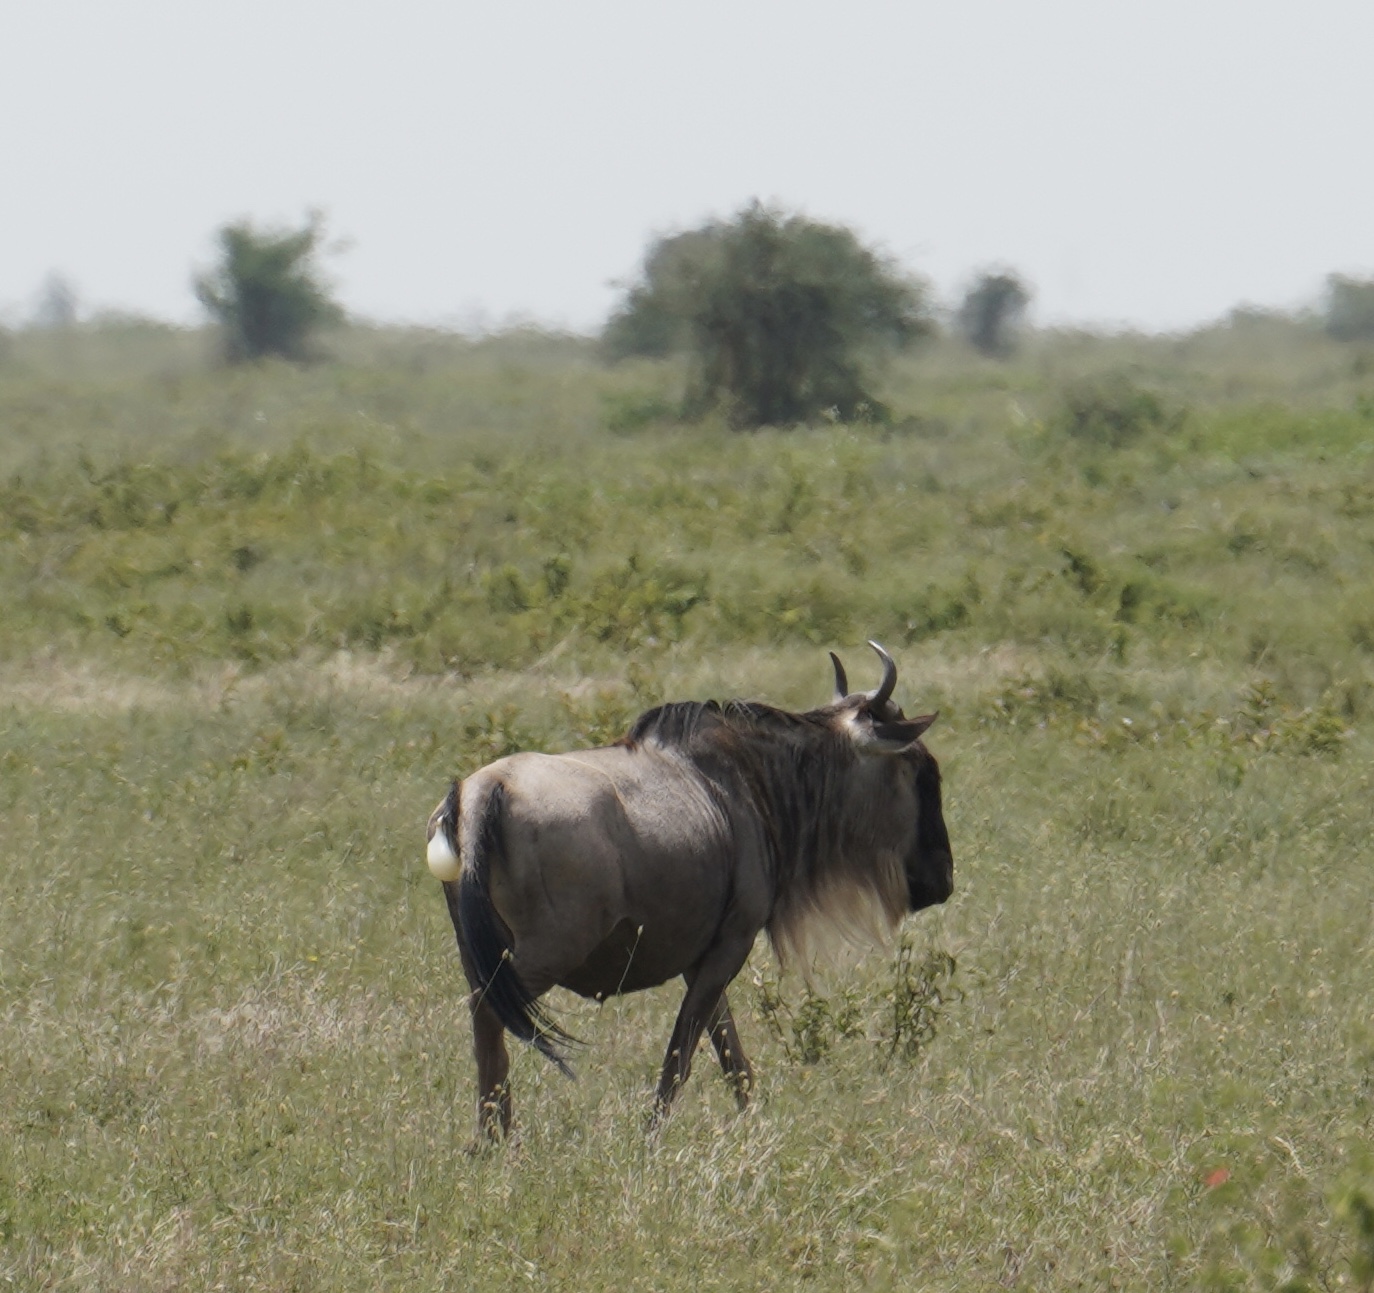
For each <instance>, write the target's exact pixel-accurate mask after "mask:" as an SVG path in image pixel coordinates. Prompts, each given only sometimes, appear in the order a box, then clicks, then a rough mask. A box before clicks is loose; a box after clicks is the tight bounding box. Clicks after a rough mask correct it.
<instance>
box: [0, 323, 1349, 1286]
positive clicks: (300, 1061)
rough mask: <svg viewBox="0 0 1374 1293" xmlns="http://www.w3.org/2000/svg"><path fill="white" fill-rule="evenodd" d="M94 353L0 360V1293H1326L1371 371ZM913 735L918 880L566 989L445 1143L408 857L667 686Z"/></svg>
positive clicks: (1341, 1235)
mask: <svg viewBox="0 0 1374 1293" xmlns="http://www.w3.org/2000/svg"><path fill="white" fill-rule="evenodd" d="M212 347H213V341H212V340H211V339H210V338H207V337H204V336H201V335H199V334H189V333H174V332H171V331H169V330H166V329H160V328H158V327H155V326H153V325H149V324H142V323H138V322H136V321H127V320H126V321H123V322H118V321H113V322H106V323H105V324H103V325H101V326H88V327H76V328H71V327H67V328H63V329H58V330H54V331H49V332H40V331H38V330H28V331H24V332H19V333H15V334H13V335H12V336H11V337H10V338H9V340H8V344H7V348H6V351H5V354H4V356H3V362H0V606H3V608H4V614H3V617H2V618H0V840H3V850H4V866H3V869H2V870H0V901H2V902H3V910H4V913H5V914H4V923H3V930H4V933H3V937H2V938H0V1280H3V1281H5V1282H7V1283H8V1284H9V1285H10V1286H13V1287H16V1288H25V1289H50V1290H78V1289H80V1290H170V1289H180V1288H206V1289H210V1288H226V1289H263V1290H281V1291H285V1290H314V1289H320V1290H339V1289H369V1290H375V1289H391V1288H396V1289H400V1288H405V1289H407V1290H415V1289H418V1290H424V1289H433V1290H439V1289H454V1288H516V1287H520V1288H524V1287H530V1286H534V1287H539V1286H543V1287H550V1288H567V1287H577V1288H583V1289H603V1288H604V1289H645V1290H664V1289H689V1288H690V1289H693V1290H695V1289H709V1288H719V1289H755V1288H759V1287H808V1288H817V1289H851V1288H861V1287H862V1288H867V1289H884V1288H892V1289H896V1288H913V1287H919V1288H930V1289H950V1290H956V1289H957V1290H966V1289H978V1288H999V1287H1005V1288H1016V1289H1027V1290H1029V1289H1037V1290H1039V1289H1046V1288H1072V1287H1091V1288H1100V1287H1118V1288H1130V1289H1152V1290H1153V1289H1168V1288H1179V1289H1195V1288H1211V1289H1279V1288H1286V1289H1313V1290H1316V1289H1336V1288H1350V1289H1360V1288H1363V1289H1368V1288H1370V1286H1371V1280H1374V1012H1371V1010H1370V1005H1369V1002H1370V996H1371V985H1372V984H1374V897H1372V896H1371V895H1372V894H1374V889H1372V888H1371V885H1370V866H1371V855H1370V844H1369V841H1370V839H1371V838H1374V793H1371V767H1372V766H1374V353H1371V352H1370V351H1369V350H1368V348H1367V344H1366V343H1361V342H1359V341H1354V342H1341V341H1338V340H1336V339H1334V338H1332V337H1330V336H1329V335H1327V334H1326V333H1325V332H1324V331H1323V329H1322V328H1321V327H1320V326H1319V325H1318V324H1316V323H1303V322H1295V321H1292V320H1287V319H1282V318H1276V317H1271V316H1265V315H1259V314H1239V315H1237V316H1235V317H1234V318H1233V319H1231V320H1229V321H1228V322H1227V323H1226V324H1224V325H1221V326H1218V327H1215V328H1212V329H1208V330H1204V331H1200V332H1198V333H1195V334H1192V335H1190V336H1186V337H1179V338H1140V337H1094V336H1087V335H1074V334H1027V335H1026V336H1024V337H1023V338H1022V340H1021V344H1020V345H1019V346H1018V347H1017V349H1016V351H1015V352H1014V354H1013V355H1012V356H1011V357H1010V358H1008V359H1005V360H993V359H989V358H986V357H983V356H980V355H979V354H978V353H977V352H976V351H975V350H973V349H972V348H971V347H969V346H968V345H966V344H964V343H963V342H960V341H953V340H946V341H935V342H930V343H928V344H927V345H926V346H925V347H924V348H922V349H918V350H915V351H912V352H909V353H907V354H905V355H903V356H902V357H900V358H899V359H897V360H894V361H893V362H892V363H891V364H889V365H888V366H887V367H886V368H885V369H883V370H881V373H880V374H878V375H876V376H874V378H873V379H872V380H874V381H875V382H877V383H878V385H877V386H876V387H875V389H874V394H875V395H876V396H877V397H878V398H879V399H881V401H882V402H883V404H884V405H886V407H887V408H888V409H889V410H890V416H889V417H888V419H887V420H886V422H885V423H877V422H869V423H865V422H861V421H855V422H853V423H847V422H845V421H844V420H842V419H840V418H838V417H834V416H832V417H825V416H820V417H818V418H816V419H815V424H814V425H807V426H801V427H797V428H794V429H792V430H788V431H780V430H763V431H759V432H757V433H751V434H747V435H741V434H739V433H738V432H735V431H732V430H731V429H730V425H729V419H728V414H727V413H726V412H724V411H718V412H716V413H713V414H707V415H704V416H702V417H701V418H699V419H698V420H695V421H692V422H687V423H683V422H680V421H678V420H677V417H678V413H679V410H681V408H682V407H683V396H684V394H685V393H686V391H687V389H688V386H689V383H690V382H691V381H692V380H693V374H692V372H691V369H690V364H689V363H688V362H687V361H685V360H683V359H681V358H677V357H674V355H673V354H672V353H669V354H668V355H667V357H660V358H631V359H627V360H624V361H622V362H620V363H617V364H614V365H611V366H606V365H605V364H604V363H603V361H602V359H601V357H600V352H599V351H598V349H597V347H596V346H594V345H593V344H592V343H590V342H584V341H581V340H578V339H575V338H560V337H547V336H540V335H537V334H526V335H519V334H515V335H509V336H502V337H495V338H490V339H487V340H484V341H468V340H463V339H460V338H454V337H448V336H442V335H436V334H424V333H403V332H399V331H381V330H367V329H363V328H357V327H355V328H350V329H344V330H341V331H338V332H336V333H335V334H333V335H332V336H331V337H330V338H329V341H328V348H329V350H330V352H331V354H332V356H333V357H332V358H331V359H329V360H328V361H326V362H321V363H317V364H315V365H312V366H307V367H297V366H293V365H289V364H285V363H277V362H272V361H267V362H262V363H256V364H250V365H241V366H236V367H231V368H225V367H221V366H218V365H216V364H215V363H213V362H212ZM866 637H875V638H877V639H878V640H880V641H882V642H884V643H885V644H886V645H887V646H888V647H889V648H890V649H891V650H892V651H893V653H894V655H895V656H896V657H897V660H898V663H899V665H900V666H901V670H902V681H901V683H900V684H899V692H900V693H901V694H900V695H899V696H898V699H899V701H900V702H901V703H903V704H904V705H905V706H906V708H907V710H908V712H915V711H916V710H917V709H920V710H924V709H926V708H938V709H939V710H940V711H941V717H940V721H939V723H938V724H937V725H936V726H935V728H933V729H932V731H931V733H930V735H929V738H928V742H929V744H930V746H931V748H932V749H933V750H934V752H935V753H936V754H937V755H938V756H939V757H940V759H941V762H942V766H943V769H944V773H945V786H946V804H945V815H946V819H947V822H948V824H949V828H950V833H951V837H952V841H953V844H954V849H955V864H956V894H955V897H954V898H953V899H952V900H951V902H950V903H949V904H948V905H947V906H946V907H944V908H942V909H939V910H936V911H932V912H928V913H924V914H923V915H922V916H920V917H919V918H917V919H915V920H913V921H911V922H910V924H909V926H908V927H907V928H906V929H904V931H903V932H902V935H901V937H900V938H899V940H898V941H897V942H896V944H895V945H894V946H893V947H891V948H888V949H886V950H877V951H871V952H869V953H868V954H867V955H864V956H861V957H847V958H846V957H841V958H840V959H839V961H838V963H837V964H836V965H833V966H829V967H825V966H823V967H820V968H818V969H817V971H816V972H815V974H814V975H813V976H812V977H811V979H810V981H809V982H808V980H807V979H806V978H805V977H803V976H802V975H801V974H799V973H797V972H791V973H788V974H786V975H783V974H781V973H780V972H779V969H778V967H777V966H776V965H775V963H774V962H773V960H772V958H771V956H770V955H769V953H768V951H767V949H766V947H763V946H760V947H759V948H757V949H756V952H755V956H754V959H753V961H752V963H751V965H750V966H749V967H748V968H747V969H746V971H745V973H744V975H743V976H742V977H741V980H740V983H739V985H738V987H737V989H736V991H735V992H734V993H733V994H732V997H733V1000H734V1004H735V1010H736V1014H737V1015H738V1017H739V1020H740V1027H741V1032H742V1034H743V1036H744V1040H745V1044H746V1045H747V1046H749V1047H750V1049H751V1054H752V1057H753V1058H754V1059H755V1062H756V1064H757V1067H758V1070H759V1077H760V1083H759V1091H758V1099H757V1101H756V1104H755V1106H754V1107H753V1108H752V1109H751V1110H750V1111H749V1112H748V1113H746V1114H744V1115H738V1114H736V1112H735V1109H734V1102H733V1099H732V1098H731V1096H730V1093H729V1092H728V1090H727V1089H726V1088H725V1086H724V1084H723V1083H722V1082H721V1081H720V1079H719V1077H718V1075H717V1074H716V1072H715V1071H714V1067H713V1065H712V1064H711V1063H709V1059H710V1057H709V1055H708V1054H703V1055H702V1056H701V1057H699V1059H698V1062H697V1068H696V1072H695V1073H694V1075H693V1078H692V1080H691V1082H690V1084H689V1085H688V1087H687V1088H686V1090H685V1092H684V1094H683V1096H682V1098H681V1099H680V1101H679V1102H678V1105H677V1107H676V1110H675V1113H674V1115H673V1117H672V1118H671V1119H670V1120H669V1121H668V1122H667V1124H666V1125H665V1126H664V1127H663V1128H662V1129H661V1130H660V1131H659V1132H658V1133H657V1134H656V1135H653V1136H649V1135H646V1130H645V1123H644V1111H645V1108H646V1106H647V1104H648V1092H649V1091H650V1089H651V1087H652V1083H653V1081H654V1078H655V1075H656V1071H657V1066H658V1062H659V1059H660V1055H659V1048H660V1046H661V1045H662V1041H663V1038H664V1037H665V1036H666V1035H667V1033H668V1031H669V1026H670V1021H671V1019H672V1016H673V1013H674V1012H675V1010H676V1006H677V993H676V992H675V991H673V990H671V989H665V990H661V991H658V992H652V993H646V994H640V995H639V996H636V997H633V998H626V999H621V1000H617V1001H613V1002H611V1003H609V1004H607V1005H605V1006H604V1007H599V1008H598V1007H594V1006H592V1005H590V1004H587V1003H583V1002H580V1001H578V1000H576V999H574V998H571V997H568V996H560V995H558V994H554V996H553V998H552V999H551V1004H552V1005H553V1007H554V1009H555V1010H556V1011H557V1012H558V1014H559V1016H560V1018H561V1020H562V1022H563V1023H564V1024H566V1026H567V1027H568V1028H569V1030H570V1031H572V1032H574V1033H576V1034H578V1035H579V1036H581V1037H583V1038H584V1039H586V1040H587V1042H588V1043H589V1045H588V1046H587V1047H586V1048H585V1050H583V1051H581V1052H580V1053H579V1054H578V1055H577V1056H576V1058H575V1062H576V1065H577V1067H578V1069H579V1072H580V1075H581V1080H580V1081H578V1082H576V1083H569V1082H566V1081H565V1080H563V1079H562V1078H561V1077H560V1076H559V1075H558V1074H557V1073H556V1072H555V1071H554V1070H553V1069H552V1068H551V1067H550V1066H549V1065H548V1064H547V1063H545V1062H544V1061H543V1060H542V1059H540V1058H539V1057H538V1056H537V1055H535V1054H533V1053H532V1052H529V1051H527V1050H521V1051H520V1052H519V1053H518V1054H517V1055H516V1056H515V1064H514V1072H513V1077H514V1082H515V1084H516V1099H517V1108H518V1110H519V1118H520V1135H519V1139H518V1142H517V1143H515V1144H513V1145H507V1146H504V1147H501V1148H499V1149H496V1150H494V1151H493V1150H489V1151H484V1152H479V1153H475V1154H470V1153H468V1152H467V1150H468V1147H469V1146H470V1144H471V1142H472V1139H473V1132H474V1125H475V1118H474V1109H473V1095H474V1090H473V1071H472V1064H471V1059H470V1056H469V1041H468V1031H467V1022H466V1012H465V1009H464V1004H463V1000H462V990H463V981H462V976H461V973H460V971H459V968H458V965H457V956H456V952H455V949H454V946H453V936H452V932H451V929H450V927H449V925H448V920H447V916H446V913H445V911H444V908H443V902H442V899H441V897H440V895H439V892H438V888H437V885H436V884H435V882H434V881H433V879H432V878H431V877H430V875H429V873H428V871H427V869H426V868H425V865H424V860H423V845H422V841H423V834H422V831H423V824H424V820H425V816H426V814H427V813H428V812H429V810H430V808H432V807H433V805H434V803H435V802H436V801H437V800H438V798H439V797H440V796H441V794H442V793H443V790H444V788H445V785H446V783H447V780H448V779H449V778H450V777H452V776H454V775H461V774H463V773H465V772H466V771H468V770H470V769H472V768H474V767H476V766H477V765H479V764H480V763H482V762H484V761H487V760H489V759H491V758H492V757H494V756H496V755H499V754H502V753H505V752H507V751H510V750H513V749H517V748H565V747H568V746H572V745H577V744H586V743H594V742H600V741H605V740H607V739H611V738H613V737H614V736H616V735H618V734H619V733H620V731H622V730H623V728H624V726H625V725H626V724H627V722H628V721H629V720H630V719H631V718H632V717H633V716H634V715H635V714H636V713H637V712H638V711H639V710H641V709H642V708H644V707H645V706H647V705H649V704H651V703H654V702H656V701H658V700H661V699H665V698H673V699H686V698H704V697H707V696H716V697H726V696H732V695H744V696H749V697H753V698H759V699H764V700H768V701H771V702H774V703H777V704H781V705H786V706H790V707H809V706H812V705H815V704H819V703H822V702H824V701H825V700H826V699H827V698H828V696H829V691H830V673H829V665H828V662H827V660H826V656H825V653H826V651H827V650H829V649H832V648H833V649H836V650H838V651H840V652H841V654H842V655H844V657H845V659H846V662H847V663H848V664H849V666H850V671H851V677H852V678H854V679H855V680H856V683H857V680H858V679H859V678H860V676H861V673H860V671H861V670H862V669H864V668H865V667H868V662H866V661H865V659H864V657H865V656H866V655H867V654H868V653H867V652H866V650H865V649H864V648H863V647H862V642H863V639H864V638H866Z"/></svg>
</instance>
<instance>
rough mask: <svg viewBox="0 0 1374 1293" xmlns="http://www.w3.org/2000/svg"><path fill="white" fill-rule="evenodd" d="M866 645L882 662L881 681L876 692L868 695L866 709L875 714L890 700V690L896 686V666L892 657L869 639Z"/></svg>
mask: <svg viewBox="0 0 1374 1293" xmlns="http://www.w3.org/2000/svg"><path fill="white" fill-rule="evenodd" d="M868 645H869V646H871V647H872V648H873V649H874V650H875V651H876V652H877V653H878V659H879V660H881V661H882V662H883V680H882V682H880V683H879V684H878V690H877V691H871V692H869V693H868V708H869V710H870V711H873V712H876V711H878V710H881V709H882V707H883V706H884V705H886V704H887V702H888V701H889V700H891V699H892V690H893V688H894V687H896V685H897V666H896V664H894V663H893V660H892V657H891V656H890V655H888V653H887V652H886V651H884V650H883V649H882V647H880V646H879V645H878V644H877V643H876V642H874V641H873V640H872V639H871V638H870V639H869V642H868Z"/></svg>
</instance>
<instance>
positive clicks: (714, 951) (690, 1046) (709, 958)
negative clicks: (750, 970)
mask: <svg viewBox="0 0 1374 1293" xmlns="http://www.w3.org/2000/svg"><path fill="white" fill-rule="evenodd" d="M754 933H755V931H754V930H750V931H749V932H748V933H747V934H725V935H724V936H723V937H722V938H721V939H720V941H718V942H717V943H716V945H715V946H714V947H712V948H711V950H710V951H709V952H707V953H706V955H705V956H704V957H703V958H702V959H701V960H700V961H699V962H698V963H697V965H696V966H695V967H694V968H693V969H692V972H691V974H690V975H688V976H687V995H686V996H685V997H684V998H683V999H682V1007H681V1009H680V1010H679V1011H678V1012H677V1022H676V1023H675V1024H674V1025H673V1035H672V1037H670V1038H669V1039H668V1053H667V1054H666V1055H665V1056H664V1057H663V1072H662V1074H661V1075H660V1076H659V1079H658V1092H657V1094H656V1096H655V1098H654V1114H655V1117H662V1116H663V1114H665V1113H667V1111H668V1106H669V1105H670V1104H672V1102H673V1097H674V1096H675V1095H677V1092H678V1088H679V1087H680V1086H681V1085H682V1084H683V1083H684V1082H686V1081H687V1075H688V1074H689V1073H691V1071H692V1056H693V1054H694V1053H695V1052H696V1048H697V1043H698V1042H700V1041H701V1034H702V1032H703V1031H704V1030H705V1028H706V1026H707V1024H708V1023H710V1024H714V1023H715V1022H716V1021H717V1020H718V1019H719V1018H720V1014H719V1012H720V1009H721V1005H722V1002H721V998H722V997H723V996H724V995H725V988H726V986H727V985H728V984H729V982H730V980H731V979H733V978H734V977H735V975H737V974H738V973H739V972H740V970H741V969H743V968H744V963H745V961H747V960H748V959H749V951H750V949H751V948H752V947H753V946H754ZM725 1009H726V1015H727V1018H728V1013H729V1007H728V1006H727V1007H726V1008H725ZM713 1040H714V1035H713ZM738 1041H739V1039H738V1037H736V1038H735V1042H736V1046H738Z"/></svg>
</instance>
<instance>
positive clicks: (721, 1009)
mask: <svg viewBox="0 0 1374 1293" xmlns="http://www.w3.org/2000/svg"><path fill="white" fill-rule="evenodd" d="M707 1031H708V1032H709V1033H710V1035H711V1045H712V1046H714V1047H715V1048H716V1058H717V1059H719V1060H720V1067H721V1069H722V1070H724V1073H725V1076H726V1078H727V1079H728V1080H729V1082H730V1085H731V1086H733V1087H734V1089H735V1099H736V1100H737V1101H738V1102H739V1107H740V1108H741V1109H743V1108H746V1107H747V1106H748V1104H749V1093H750V1092H751V1091H752V1090H753V1089H754V1070H753V1068H752V1066H751V1065H750V1063H749V1057H748V1056H747V1055H746V1054H745V1053H744V1048H743V1047H742V1046H741V1045H740V1044H739V1033H738V1032H736V1031H735V1017H734V1015H732V1014H731V1013H730V1002H729V1001H728V1000H727V999H726V996H725V993H723V992H722V993H721V994H720V1001H719V1002H718V1003H717V1005H716V1009H715V1013H714V1014H713V1015H712V1016H711V1019H710V1022H709V1023H708V1024H707Z"/></svg>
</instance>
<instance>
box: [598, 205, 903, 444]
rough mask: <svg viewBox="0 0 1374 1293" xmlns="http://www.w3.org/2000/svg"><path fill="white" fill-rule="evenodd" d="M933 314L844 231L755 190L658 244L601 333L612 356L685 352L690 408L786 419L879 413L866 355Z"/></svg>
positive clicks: (751, 420)
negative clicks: (746, 201)
mask: <svg viewBox="0 0 1374 1293" xmlns="http://www.w3.org/2000/svg"><path fill="white" fill-rule="evenodd" d="M929 326H930V324H929V315H928V310H927V307H926V302H925V295H924V291H923V289H922V287H921V286H920V285H919V284H917V283H915V282H914V281H912V280H911V279H909V278H906V277H904V276H903V275H901V274H900V273H899V272H898V271H897V269H896V267H895V266H893V265H892V264H890V263H888V262H886V261H885V260H883V259H882V258H881V257H880V256H878V255H877V254H876V253H874V252H873V251H870V250H869V249H867V248H866V247H864V246H863V245H862V244H861V243H860V242H859V240H858V239H857V238H856V237H855V235H854V234H853V233H852V232H851V231H850V230H848V229H845V228H842V227H840V226H837V225H827V224H820V223H817V222H816V221H813V220H808V219H805V218H804V217H802V216H785V215H782V214H781V213H779V212H776V211H772V210H769V209H767V208H765V207H763V206H761V205H759V204H758V203H755V204H753V205H752V206H750V207H747V208H746V209H745V210H744V211H742V212H740V214H739V215H737V216H736V217H735V218H734V219H733V220H732V221H730V222H729V223H727V224H719V223H712V224H708V225H706V226H704V227H703V228H701V229H697V230H693V231H691V232H690V233H685V234H678V235H676V236H674V237H672V238H668V239H661V240H659V241H658V242H657V243H655V244H654V245H653V246H652V247H651V248H650V250H649V253H648V255H647V256H646V258H645V263H644V271H643V277H642V279H641V281H640V282H639V283H637V284H635V285H634V286H632V287H631V288H630V289H629V291H628V293H627V295H626V299H625V303H624V305H623V306H622V307H621V309H620V310H619V311H618V312H617V314H616V315H615V316H614V317H613V318H612V320H611V322H610V324H609V325H608V327H607V330H606V334H605V339H604V340H605V345H606V347H607V350H608V351H609V353H611V354H612V355H613V356H623V355H629V354H640V355H662V354H667V353H669V352H671V351H673V350H679V349H686V350H687V351H689V353H690V354H691V357H692V361H693V366H694V372H693V380H692V385H691V389H690V392H689V395H688V399H687V405H686V412H687V413H688V414H689V415H690V416H700V415H701V414H703V413H705V412H707V411H709V410H712V409H718V410H720V411H722V412H723V413H724V414H725V416H726V418H727V420H728V421H729V422H730V423H731V425H732V426H735V427H760V426H789V425H792V424H795V423H798V422H804V421H806V420H808V419H811V418H816V417H819V416H821V415H822V414H829V415H831V416H832V417H837V418H840V419H843V420H846V421H848V420H852V419H855V418H856V417H858V418H861V419H862V418H867V419H873V418H874V417H875V416H876V417H878V418H881V417H882V416H883V414H884V412H885V410H884V409H883V406H882V404H881V402H880V401H879V400H878V399H877V398H876V397H875V396H874V395H873V394H872V393H871V391H870V389H869V379H868V376H867V374H866V372H865V366H864V357H865V355H867V354H870V353H871V352H872V351H873V350H874V349H875V348H876V347H882V346H893V345H896V346H900V345H903V344H905V343H907V342H909V341H910V340H912V339H913V338H915V337H917V336H919V335H921V334H922V333H924V332H926V331H927V330H928V329H929Z"/></svg>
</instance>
